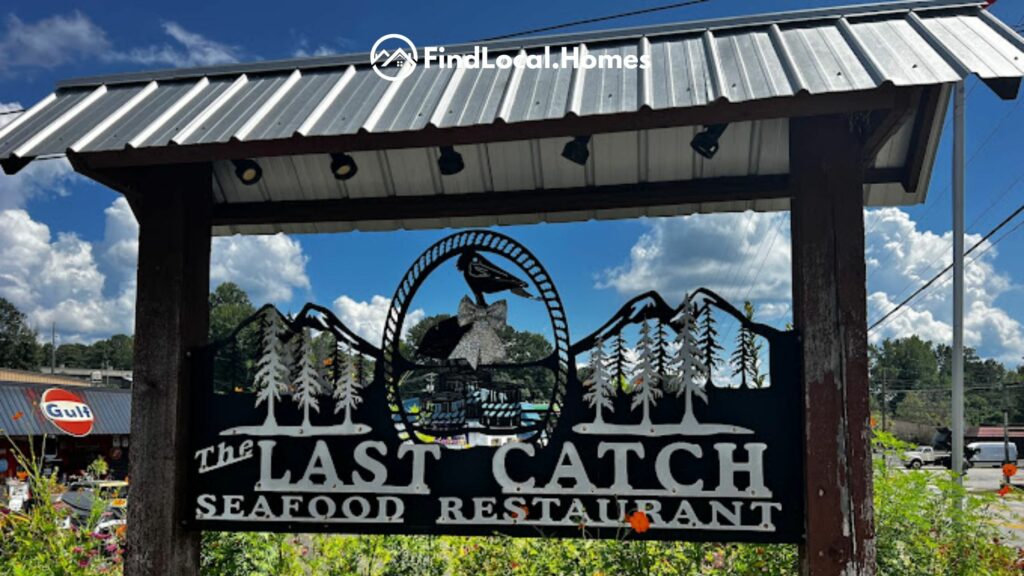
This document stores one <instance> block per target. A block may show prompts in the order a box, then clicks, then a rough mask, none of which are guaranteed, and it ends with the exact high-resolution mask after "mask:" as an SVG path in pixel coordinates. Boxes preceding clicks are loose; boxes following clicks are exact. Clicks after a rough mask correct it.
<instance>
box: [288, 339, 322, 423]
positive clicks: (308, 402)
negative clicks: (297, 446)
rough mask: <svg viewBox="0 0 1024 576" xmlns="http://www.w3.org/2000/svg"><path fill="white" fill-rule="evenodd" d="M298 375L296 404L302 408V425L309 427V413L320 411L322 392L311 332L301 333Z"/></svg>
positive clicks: (296, 379)
mask: <svg viewBox="0 0 1024 576" xmlns="http://www.w3.org/2000/svg"><path fill="white" fill-rule="evenodd" d="M298 336H299V342H298V349H299V357H298V362H297V363H298V371H299V373H298V375H297V376H296V378H295V384H294V385H295V402H297V403H298V405H299V407H301V408H302V425H303V426H304V427H309V412H310V410H313V411H315V412H319V411H320V405H319V403H318V402H317V399H316V397H317V394H320V392H321V391H322V385H321V382H320V372H319V371H318V370H317V365H316V356H315V354H314V353H313V345H312V340H311V339H310V337H309V330H308V329H306V330H303V331H302V332H300V333H299V335H298Z"/></svg>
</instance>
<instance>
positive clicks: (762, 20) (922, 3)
mask: <svg viewBox="0 0 1024 576" xmlns="http://www.w3.org/2000/svg"><path fill="white" fill-rule="evenodd" d="M983 5H984V2H982V1H980V0H973V1H970V0H967V1H965V0H900V1H896V2H882V3H871V4H852V5H845V6H831V7H824V8H809V9H805V10H794V11H788V12H769V13H764V14H755V15H750V16H730V17H726V18H714V19H705V20H690V21H682V22H673V23H668V24H654V25H645V26H633V27H623V28H613V29H608V30H592V31H584V32H571V33H566V34H558V35H548V36H528V37H523V38H515V39H507V40H494V41H489V42H488V41H480V42H463V43H459V44H450V45H445V51H446V52H447V53H449V54H454V53H462V52H469V51H472V50H473V48H474V47H476V46H481V47H484V46H486V47H487V48H488V50H494V51H505V50H519V49H525V48H536V47H538V46H544V45H553V44H559V45H562V44H572V43H577V42H608V41H614V40H620V39H628V38H637V37H640V36H646V37H652V36H662V35H668V34H685V33H690V32H698V31H703V30H722V29H729V28H743V27H751V26H762V25H766V24H772V23H775V24H779V23H787V24H789V23H794V22H806V21H814V20H822V19H829V18H838V17H840V16H847V17H849V16H861V17H863V16H873V15H884V14H892V13H898V12H909V11H922V10H944V9H951V8H968V7H979V8H980V7H981V6H983ZM369 62H370V57H369V53H367V52H357V53H349V54H336V55H330V56H315V57H311V58H289V59H282V60H267V61H259V62H246V63H238V64H225V65H219V66H206V67H200V68H177V69H164V70H153V71H144V72H126V73H119V74H109V75H100V76H89V77H83V78H73V79H70V80H64V81H61V82H58V83H57V88H58V89H68V88H84V87H95V86H99V85H104V84H106V85H115V84H135V83H144V82H151V81H153V80H157V81H172V80H184V79H191V78H197V77H202V76H232V75H238V74H252V73H272V72H285V71H288V70H294V69H297V68H301V69H302V70H315V69H318V68H337V67H342V66H350V65H353V64H369Z"/></svg>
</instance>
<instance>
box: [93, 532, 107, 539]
mask: <svg viewBox="0 0 1024 576" xmlns="http://www.w3.org/2000/svg"><path fill="white" fill-rule="evenodd" d="M92 537H93V538H95V539H97V540H106V539H108V538H110V534H107V533H105V532H93V533H92Z"/></svg>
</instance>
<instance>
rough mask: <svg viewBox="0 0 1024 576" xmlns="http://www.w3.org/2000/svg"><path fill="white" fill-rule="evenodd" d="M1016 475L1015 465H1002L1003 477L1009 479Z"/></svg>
mask: <svg viewBox="0 0 1024 576" xmlns="http://www.w3.org/2000/svg"><path fill="white" fill-rule="evenodd" d="M1016 473H1017V465H1016V464H1003V476H1006V477H1007V478H1009V477H1010V476H1013V475H1015V474H1016Z"/></svg>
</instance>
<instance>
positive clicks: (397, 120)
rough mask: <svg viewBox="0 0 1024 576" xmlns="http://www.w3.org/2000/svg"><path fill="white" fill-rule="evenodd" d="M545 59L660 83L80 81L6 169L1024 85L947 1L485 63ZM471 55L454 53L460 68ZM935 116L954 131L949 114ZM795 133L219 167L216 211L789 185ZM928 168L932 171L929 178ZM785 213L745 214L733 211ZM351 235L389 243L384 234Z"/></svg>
mask: <svg viewBox="0 0 1024 576" xmlns="http://www.w3.org/2000/svg"><path fill="white" fill-rule="evenodd" d="M545 44H548V45H551V46H552V52H554V53H555V54H556V55H557V54H559V53H560V49H561V47H565V48H566V49H568V50H576V51H577V52H578V54H579V55H581V56H582V55H583V54H584V53H585V54H586V55H587V56H589V57H593V58H596V59H599V60H600V59H606V60H607V59H614V58H625V57H639V56H645V55H647V56H650V57H651V66H650V68H649V69H647V70H623V69H619V68H607V67H605V68H592V69H586V70H584V69H581V68H576V69H573V68H571V67H562V68H559V69H536V68H526V69H522V68H516V69H514V70H509V69H497V68H492V69H472V70H471V69H464V68H460V69H452V68H438V67H436V66H434V67H431V68H427V67H426V66H423V65H420V66H417V67H416V69H415V70H414V71H413V73H412V74H411V75H409V76H408V77H407V78H405V79H403V80H401V81H399V82H388V81H386V80H384V79H382V78H380V77H378V75H377V74H376V73H375V72H374V71H373V70H372V69H371V68H370V67H369V61H368V59H367V58H366V57H365V56H340V57H331V58H314V59H308V60H295V61H289V62H283V63H256V64H241V65H237V66H229V67H221V68H216V69H197V70H192V71H188V70H182V71H173V72H154V73H140V74H134V75H127V76H119V77H112V78H105V79H100V80H92V81H81V82H77V83H74V86H70V87H65V88H61V89H59V90H58V92H57V93H56V95H55V96H54V97H52V98H49V99H47V100H46V101H44V103H43V104H42V105H41V106H39V107H38V108H34V109H33V111H32V113H31V114H26V115H24V117H23V119H19V120H16V121H15V122H14V123H13V124H12V125H11V126H10V127H8V128H5V129H0V159H11V158H15V157H17V158H26V157H33V156H38V155H44V154H57V153H61V152H64V151H65V150H66V149H67V148H68V147H69V146H71V145H72V144H74V145H76V150H78V151H79V152H80V153H83V154H88V153H91V152H104V151H106V152H109V151H116V150H120V149H123V148H127V147H135V148H139V147H164V146H171V145H179V146H192V145H202V144H211V143H226V142H229V141H230V140H232V139H238V140H244V141H247V142H251V141H263V140H279V139H285V138H297V139H301V138H304V137H307V136H308V137H320V136H337V135H355V134H359V133H368V134H374V133H386V132H410V131H420V130H426V129H432V127H437V128H453V127H469V126H481V125H484V126H485V125H491V124H495V123H502V122H503V123H510V124H514V123H521V122H531V121H538V120H552V119H554V120H558V119H564V118H568V117H572V116H584V117H585V116H592V115H604V114H629V113H633V112H636V111H639V110H641V109H642V108H645V107H647V108H651V109H656V110H664V109H674V108H693V107H701V106H707V105H709V104H711V103H713V102H715V101H719V100H727V101H729V102H733V103H737V102H754V101H758V100H764V99H770V98H779V97H787V96H792V95H795V94H798V93H802V92H805V93H810V94H815V95H817V94H825V93H839V92H850V91H859V90H871V89H875V88H878V87H880V86H883V85H888V84H891V85H896V86H937V85H945V84H948V83H950V82H953V81H957V80H960V79H961V78H963V77H964V76H966V75H968V74H976V75H978V76H980V77H982V78H985V79H988V80H992V79H1012V80H1019V79H1020V78H1021V77H1022V76H1024V40H1022V39H1021V37H1020V36H1018V35H1017V34H1016V33H1015V32H1014V31H1012V30H1011V29H1009V28H1008V27H1006V26H1005V25H1004V24H1002V23H1001V22H999V21H998V20H996V19H995V18H994V17H992V16H991V15H990V14H989V13H987V12H985V11H984V10H981V9H980V7H979V5H978V4H969V3H956V2H951V1H948V0H940V1H938V2H918V1H913V2H898V3H892V4H883V5H875V6H852V7H844V8H835V9H829V10H813V11H805V12H794V13H784V14H774V15H766V16H756V17H744V18H732V19H726V20H718V21H706V22H696V23H682V24H674V25H660V26H655V27H647V28H641V29H628V30H618V31H615V30H613V31H599V32H586V33H578V34H570V35H565V36H560V37H556V38H530V39H522V40H512V41H501V42H497V43H491V44H490V45H489V48H490V49H491V56H492V58H493V57H494V56H496V55H497V54H498V53H499V52H502V51H504V52H505V53H508V54H520V55H527V54H530V55H536V54H539V53H541V51H542V46H543V45H545ZM467 49H469V47H467V46H462V47H454V48H450V49H449V50H448V51H447V53H448V54H454V53H459V52H462V51H465V50H467ZM935 114H936V115H942V114H944V109H943V108H942V107H940V108H939V111H938V112H936V113H935ZM925 124H926V125H928V123H925ZM931 124H932V125H933V124H934V123H931ZM786 130H787V125H786V122H785V121H782V120H779V121H775V120H771V121H759V122H754V123H750V122H737V123H734V124H733V125H732V126H730V127H729V129H728V130H727V132H726V133H725V135H724V136H723V138H722V140H721V149H720V152H719V154H718V155H717V156H716V157H715V159H714V160H712V161H708V160H705V159H704V158H701V157H699V156H697V155H696V154H694V153H692V152H691V151H690V150H689V139H690V138H691V137H692V135H693V133H694V132H693V131H694V129H693V128H686V127H683V128H674V129H666V130H646V131H635V132H625V133H616V134H595V135H593V136H594V137H593V139H592V143H591V153H592V161H591V162H588V164H587V165H586V166H585V167H580V166H577V165H575V164H572V163H570V162H567V161H565V160H564V159H563V158H561V147H562V146H563V145H564V139H559V138H544V139H534V140H526V139H524V140H523V141H521V142H503V143H483V144H475V145H467V146H461V147H460V148H459V151H460V153H462V154H463V157H464V161H465V163H466V169H465V170H464V171H463V172H461V173H459V174H457V175H455V176H445V177H441V176H440V174H439V173H438V170H437V167H436V163H435V160H436V158H437V153H438V152H437V150H436V148H435V149H430V148H410V149H400V150H395V149H391V150H386V151H381V150H378V151H358V152H353V153H352V155H353V157H355V158H356V161H357V163H358V164H359V166H360V169H359V175H358V177H357V178H354V179H352V180H349V181H346V182H338V181H334V180H333V178H331V177H330V176H329V174H327V167H328V166H329V162H330V160H329V157H328V156H327V155H326V154H324V155H321V156H304V157H297V158H279V159H274V160H270V159H260V162H262V163H264V164H265V165H264V178H263V180H262V181H261V182H260V183H259V184H258V185H256V186H251V187H244V186H240V185H239V184H238V182H237V181H236V179H235V178H234V176H233V170H231V169H230V165H227V166H226V165H224V164H223V163H218V165H217V168H216V169H215V178H216V183H215V187H216V194H217V196H216V198H217V201H219V202H247V201H258V200H264V201H284V200H303V199H320V198H370V197H379V196H393V195H422V194H461V193H471V192H502V191H508V190H533V189H552V188H563V187H578V186H595V185H613V184H629V183H634V182H637V183H639V182H653V181H665V180H672V179H681V180H685V179H695V178H714V177H721V176H747V175H763V174H784V173H786V171H788V147H787V146H786V142H787V141H788V137H787V133H786ZM935 132H936V130H934V129H933V130H931V133H930V134H929V135H927V136H929V137H930V136H933V135H934V133H935ZM896 134H897V138H896V139H893V140H892V141H890V142H889V143H888V144H886V145H885V146H884V147H883V149H882V150H883V155H882V157H879V158H877V159H876V161H875V166H877V167H891V168H898V167H901V166H903V165H904V163H905V159H906V152H907V148H908V147H909V145H910V142H912V141H917V140H916V139H912V138H909V133H908V132H907V131H906V130H900V131H898V132H897V133H896ZM339 152H340V151H339ZM930 158H931V156H928V160H927V162H926V163H925V164H926V165H925V166H923V168H922V170H923V171H924V172H927V171H928V170H930V163H931V159H930ZM924 180H925V181H926V180H927V176H925V178H924ZM872 186H882V187H883V188H884V189H883V188H879V191H878V193H875V192H874V190H869V194H868V198H869V201H874V200H880V199H884V201H889V200H891V201H892V202H894V203H897V204H904V203H908V202H914V201H920V200H921V199H922V198H923V193H924V188H923V187H919V188H918V190H916V195H914V196H912V197H911V198H909V199H908V198H907V197H905V196H900V195H898V194H895V193H893V192H892V190H893V188H892V187H891V186H888V185H872ZM714 205H715V206H716V207H720V206H721V205H720V203H714ZM774 205H775V204H774V203H772V202H768V203H764V202H762V203H750V202H747V203H740V204H737V205H735V206H733V208H734V209H746V208H749V207H753V206H774ZM730 206H732V205H731V204H730ZM696 209H698V210H704V209H705V207H704V206H698V207H697V208H696ZM660 210H661V209H660V208H659V211H660ZM619 213H621V214H627V213H630V214H632V213H644V211H643V210H640V211H639V212H638V211H635V210H634V211H626V212H615V211H611V212H609V211H599V212H594V213H593V214H591V213H590V212H586V211H583V212H582V213H581V214H583V215H585V216H586V217H598V218H601V217H609V215H610V214H619ZM562 217H565V215H563V216H562ZM538 218H540V219H543V218H544V216H536V215H534V216H509V217H496V218H493V219H490V220H493V221H496V222H503V223H504V222H509V223H511V222H523V221H536V220H537V219H538ZM401 225H410V226H421V225H423V222H422V221H420V222H410V223H402V224H401ZM356 227H359V228H381V227H383V228H386V227H387V226H386V225H385V224H384V223H382V222H380V221H377V222H369V223H362V224H357V225H356ZM310 228H311V227H310V226H305V225H303V226H301V229H303V230H306V229H310ZM246 229H247V230H249V229H260V230H277V229H288V228H287V227H285V228H281V227H267V226H259V227H250V228H246ZM312 229H314V230H319V229H321V227H317V226H313V227H312ZM220 231H221V232H224V230H220Z"/></svg>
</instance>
